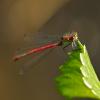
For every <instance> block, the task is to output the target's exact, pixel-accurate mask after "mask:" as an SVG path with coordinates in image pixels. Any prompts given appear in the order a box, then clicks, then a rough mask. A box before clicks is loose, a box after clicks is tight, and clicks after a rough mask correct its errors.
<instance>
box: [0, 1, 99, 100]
mask: <svg viewBox="0 0 100 100" xmlns="http://www.w3.org/2000/svg"><path fill="white" fill-rule="evenodd" d="M36 31H42V32H44V33H60V32H70V31H77V32H79V38H80V40H82V42H83V43H85V44H86V46H87V49H88V51H89V54H90V57H91V60H92V63H93V65H94V67H95V70H96V72H97V75H98V77H100V68H99V65H100V56H99V55H100V52H99V50H100V45H99V41H100V0H28V1H27V0H8V1H7V0H0V100H51V99H52V100H65V98H64V97H62V96H61V95H59V93H58V92H57V90H56V88H55V83H54V77H56V76H57V74H58V66H59V64H61V63H63V61H64V53H63V51H62V50H58V49H55V50H54V51H53V52H52V53H50V54H49V55H48V56H47V57H46V59H43V60H42V62H40V64H38V66H36V67H35V68H33V69H31V70H29V71H28V72H27V73H26V74H25V75H23V76H19V75H18V71H19V68H20V66H18V65H17V64H16V63H14V62H13V61H12V57H13V54H14V52H15V51H16V49H17V48H19V47H21V46H22V44H23V38H24V34H25V33H29V32H33V33H34V32H36ZM23 63H24V62H23ZM19 65H20V64H19ZM87 100H88V99H87Z"/></svg>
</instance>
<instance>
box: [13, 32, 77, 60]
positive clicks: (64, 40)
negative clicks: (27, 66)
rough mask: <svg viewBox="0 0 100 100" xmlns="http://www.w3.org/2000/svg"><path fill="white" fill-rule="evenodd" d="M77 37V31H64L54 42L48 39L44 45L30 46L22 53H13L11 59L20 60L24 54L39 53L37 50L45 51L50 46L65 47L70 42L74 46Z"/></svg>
mask: <svg viewBox="0 0 100 100" xmlns="http://www.w3.org/2000/svg"><path fill="white" fill-rule="evenodd" d="M77 39H78V36H77V32H72V33H68V34H67V33H66V34H64V35H63V36H61V37H60V38H59V40H58V41H56V42H52V41H51V42H50V41H49V43H47V44H45V45H42V46H40V47H37V48H32V49H31V50H28V51H26V52H24V53H22V54H18V55H15V56H14V57H13V60H14V61H18V60H20V59H22V58H24V57H26V56H29V55H32V54H34V53H39V52H41V53H42V51H45V50H47V49H50V48H53V49H54V48H56V47H59V46H61V47H62V48H66V47H67V46H69V45H71V44H72V46H75V45H76V43H75V41H77Z"/></svg>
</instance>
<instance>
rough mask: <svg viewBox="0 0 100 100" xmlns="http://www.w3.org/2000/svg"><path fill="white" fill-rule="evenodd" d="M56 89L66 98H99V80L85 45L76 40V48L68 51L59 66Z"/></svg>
mask: <svg viewBox="0 0 100 100" xmlns="http://www.w3.org/2000/svg"><path fill="white" fill-rule="evenodd" d="M59 70H60V75H59V76H57V78H56V85H57V89H58V90H59V91H60V93H61V94H62V95H63V96H65V97H66V98H67V100H68V99H69V98H74V97H79V98H80V97H81V98H85V97H88V98H96V99H100V82H99V80H98V78H97V76H96V74H95V71H94V69H93V66H92V64H91V62H90V58H89V56H88V53H87V50H86V47H85V45H82V44H81V43H80V41H77V49H75V50H73V51H72V52H69V53H68V60H67V61H66V62H65V63H64V64H63V65H61V66H60V67H59Z"/></svg>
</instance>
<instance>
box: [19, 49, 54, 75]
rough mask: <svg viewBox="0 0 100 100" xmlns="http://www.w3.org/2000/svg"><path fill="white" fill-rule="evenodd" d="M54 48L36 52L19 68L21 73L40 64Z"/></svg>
mask: <svg viewBox="0 0 100 100" xmlns="http://www.w3.org/2000/svg"><path fill="white" fill-rule="evenodd" d="M52 50H53V49H52V48H51V49H48V50H46V51H43V52H41V53H38V54H35V55H34V56H33V57H31V59H29V60H28V61H27V62H25V63H24V64H22V66H21V67H20V70H19V74H20V75H23V74H24V73H25V72H27V71H29V70H31V69H32V68H33V67H35V66H36V65H37V64H39V63H40V62H41V61H42V59H44V58H45V56H46V55H48V54H49V53H50V52H52Z"/></svg>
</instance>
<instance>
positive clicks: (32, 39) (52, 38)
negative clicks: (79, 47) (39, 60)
mask: <svg viewBox="0 0 100 100" xmlns="http://www.w3.org/2000/svg"><path fill="white" fill-rule="evenodd" d="M62 35H63V34H62V33H60V34H53V33H52V34H47V33H43V32H37V33H27V34H25V35H24V41H23V44H22V46H21V47H19V48H18V50H17V51H16V53H15V55H18V54H22V53H24V52H26V51H28V50H31V49H33V48H37V47H40V46H43V45H46V44H48V43H54V42H57V41H59V40H60V39H61V37H62Z"/></svg>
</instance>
